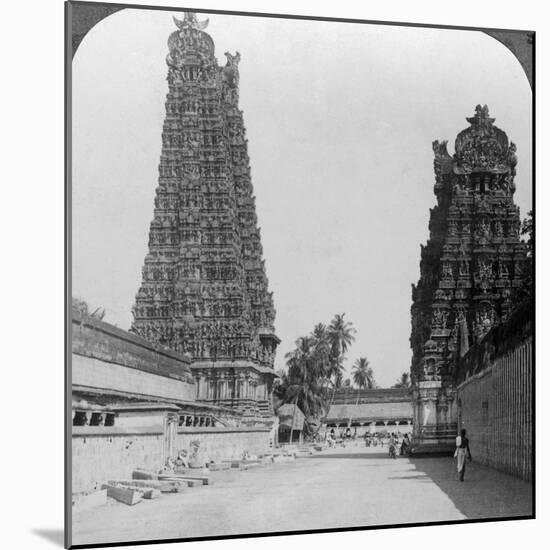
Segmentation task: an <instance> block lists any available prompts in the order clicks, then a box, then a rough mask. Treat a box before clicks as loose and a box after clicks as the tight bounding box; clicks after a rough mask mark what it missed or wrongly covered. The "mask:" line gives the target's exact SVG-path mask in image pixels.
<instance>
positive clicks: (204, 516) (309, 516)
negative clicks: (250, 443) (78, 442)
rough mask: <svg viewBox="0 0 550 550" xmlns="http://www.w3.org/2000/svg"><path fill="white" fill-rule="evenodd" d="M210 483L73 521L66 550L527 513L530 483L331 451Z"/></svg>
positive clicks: (445, 461) (444, 461)
mask: <svg viewBox="0 0 550 550" xmlns="http://www.w3.org/2000/svg"><path fill="white" fill-rule="evenodd" d="M211 479H212V481H213V484H212V485H205V486H202V487H196V488H189V489H188V490H187V491H186V492H185V493H183V494H163V495H162V497H161V498H159V499H156V500H150V501H147V500H143V501H142V502H140V503H138V504H136V505H135V506H127V505H125V504H121V503H118V502H115V501H112V500H111V499H109V502H108V504H106V505H103V506H100V507H98V508H95V509H92V510H86V511H79V512H76V513H74V514H73V544H94V543H105V542H118V541H127V542H130V541H131V542H137V541H140V540H152V539H170V538H195V537H205V536H216V535H230V534H243V533H259V532H276V531H293V530H309V529H330V528H337V527H340V528H341V527H351V526H371V525H384V524H397V523H415V522H432V521H444V520H461V519H471V518H497V517H504V516H526V515H529V514H531V503H532V497H531V485H530V484H528V483H526V482H524V481H521V480H519V479H516V478H513V477H511V476H507V475H505V474H502V473H500V472H497V471H495V470H492V469H490V468H486V467H484V466H481V465H478V464H475V463H472V464H468V466H467V471H466V480H465V482H464V483H461V482H459V481H458V480H457V478H456V470H455V467H454V462H453V460H452V459H451V458H415V459H410V458H404V457H398V458H397V459H395V460H392V459H390V458H388V457H387V454H386V451H385V450H384V451H383V452H381V451H380V449H378V448H368V449H367V448H365V447H360V446H358V447H355V448H349V447H348V448H346V449H334V450H330V451H325V452H323V453H319V454H317V455H315V456H313V457H308V458H300V459H297V460H296V461H294V462H290V463H278V464H270V465H267V466H265V467H263V468H254V469H250V470H248V471H237V470H231V471H222V472H212V473H211Z"/></svg>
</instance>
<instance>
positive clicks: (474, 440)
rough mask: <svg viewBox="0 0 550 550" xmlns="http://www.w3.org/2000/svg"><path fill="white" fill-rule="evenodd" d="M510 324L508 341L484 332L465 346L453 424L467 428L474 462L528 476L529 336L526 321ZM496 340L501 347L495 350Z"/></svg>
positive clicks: (530, 427)
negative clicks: (467, 349)
mask: <svg viewBox="0 0 550 550" xmlns="http://www.w3.org/2000/svg"><path fill="white" fill-rule="evenodd" d="M517 320H518V319H517V316H516V319H515V321H517ZM507 328H508V330H510V328H509V327H501V328H500V331H501V332H502V331H503V330H505V329H507ZM512 329H513V333H511V332H509V334H508V337H509V338H508V340H503V339H502V338H499V335H498V334H496V335H494V334H491V333H489V335H488V338H486V340H485V341H483V342H482V343H481V345H479V346H477V347H476V349H473V350H471V351H472V352H473V353H472V354H470V353H468V354H467V355H466V356H465V357H464V358H463V361H462V365H460V366H461V367H462V369H463V373H462V374H463V376H462V380H461V382H460V384H459V386H458V393H457V402H458V420H459V427H463V428H465V429H466V430H467V435H468V438H469V439H470V449H471V451H472V456H473V459H474V460H475V461H477V462H480V463H482V464H485V465H487V466H491V467H493V468H495V469H497V470H501V471H503V472H506V473H509V474H512V475H515V476H518V477H521V478H523V479H525V480H530V479H531V478H532V450H533V448H532V445H533V440H532V430H533V410H532V388H533V386H532V382H533V378H532V376H533V367H532V362H533V336H532V334H531V335H529V334H528V332H529V325H528V328H527V329H526V328H525V325H522V324H519V325H518V324H517V323H516V324H514V326H513V327H512ZM514 335H516V337H514ZM517 335H520V336H522V338H521V339H518V338H517ZM497 342H498V343H499V346H500V347H501V350H498V349H497V353H495V344H496V343H497ZM503 342H508V345H507V346H504V344H503ZM469 355H471V356H469ZM465 367H467V370H465V372H464V369H465Z"/></svg>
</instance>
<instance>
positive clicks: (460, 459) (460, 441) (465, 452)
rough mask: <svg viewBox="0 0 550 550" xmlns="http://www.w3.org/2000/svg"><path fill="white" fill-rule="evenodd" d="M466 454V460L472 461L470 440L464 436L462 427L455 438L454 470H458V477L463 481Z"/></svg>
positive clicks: (464, 431) (464, 432)
mask: <svg viewBox="0 0 550 550" xmlns="http://www.w3.org/2000/svg"><path fill="white" fill-rule="evenodd" d="M466 456H467V457H468V460H469V461H470V462H471V461H472V455H471V453H470V442H469V441H468V438H467V437H466V430H465V429H464V428H462V430H460V435H459V436H457V438H456V451H455V458H456V470H457V472H458V479H459V480H460V481H464V473H465V472H466Z"/></svg>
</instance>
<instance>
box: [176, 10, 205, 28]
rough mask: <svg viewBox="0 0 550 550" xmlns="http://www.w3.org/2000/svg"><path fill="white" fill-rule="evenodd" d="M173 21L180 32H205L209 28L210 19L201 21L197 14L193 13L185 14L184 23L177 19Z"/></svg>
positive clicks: (187, 12)
mask: <svg viewBox="0 0 550 550" xmlns="http://www.w3.org/2000/svg"><path fill="white" fill-rule="evenodd" d="M173 19H174V23H175V24H176V27H177V28H178V29H180V30H183V29H196V30H198V31H203V30H204V29H206V27H208V22H209V19H208V18H207V19H205V20H204V21H199V20H198V19H197V14H196V13H195V12H192V11H186V12H183V21H181V20H180V19H177V18H176V17H174V18H173Z"/></svg>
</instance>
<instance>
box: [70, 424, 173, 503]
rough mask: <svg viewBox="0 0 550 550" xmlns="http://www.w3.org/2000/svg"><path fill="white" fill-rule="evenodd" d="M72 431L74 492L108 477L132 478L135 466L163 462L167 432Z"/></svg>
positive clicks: (154, 464)
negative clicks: (92, 433) (87, 433)
mask: <svg viewBox="0 0 550 550" xmlns="http://www.w3.org/2000/svg"><path fill="white" fill-rule="evenodd" d="M103 429H104V431H105V432H106V433H105V434H104V435H87V436H80V435H76V436H75V435H73V438H72V452H73V454H72V492H73V493H78V492H80V491H87V490H90V489H93V488H94V486H95V485H99V484H101V483H104V482H106V481H108V480H109V479H117V478H118V479H129V478H131V477H132V469H133V468H136V467H141V468H147V469H151V470H158V469H159V468H160V467H161V466H162V453H163V441H164V436H163V435H162V433H157V434H109V432H110V431H111V430H109V429H108V428H103Z"/></svg>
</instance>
